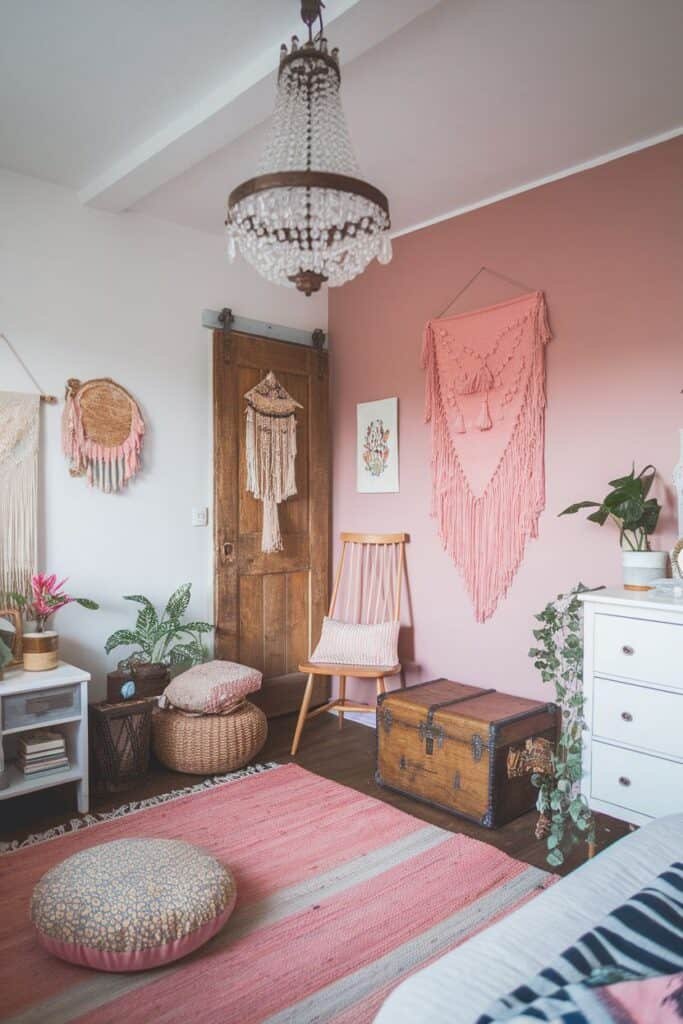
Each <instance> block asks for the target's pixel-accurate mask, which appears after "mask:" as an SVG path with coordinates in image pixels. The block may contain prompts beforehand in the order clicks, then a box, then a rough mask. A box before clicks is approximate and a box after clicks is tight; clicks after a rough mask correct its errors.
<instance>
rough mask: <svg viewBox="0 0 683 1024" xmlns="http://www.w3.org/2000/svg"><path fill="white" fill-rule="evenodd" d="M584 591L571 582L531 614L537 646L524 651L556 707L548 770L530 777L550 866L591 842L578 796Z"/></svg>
mask: <svg viewBox="0 0 683 1024" xmlns="http://www.w3.org/2000/svg"><path fill="white" fill-rule="evenodd" d="M588 589H589V588H588V587H585V586H584V585H583V583H579V584H577V586H576V587H575V588H574V589H573V590H572V591H570V593H568V594H558V596H557V599H556V600H555V601H551V602H550V603H549V604H547V605H546V606H545V608H544V609H543V611H542V612H540V613H539V614H538V615H536V616H535V618H536V620H537V621H538V622H539V623H540V625H539V626H538V627H537V628H536V629H534V631H533V635H534V639H535V640H536V643H537V644H538V646H537V647H532V648H531V650H530V651H529V657H530V658H533V660H534V666H535V667H536V668H537V669H538V670H539V672H540V673H541V678H542V680H543V682H544V683H551V684H552V685H553V686H554V687H555V698H556V701H557V703H558V705H559V707H560V734H559V737H558V741H557V747H556V750H555V753H554V754H553V756H552V759H551V763H552V768H551V770H549V771H547V772H535V773H534V774H533V775H532V776H531V781H532V783H533V785H534V786H536V787H537V788H538V800H537V803H536V806H537V808H538V810H539V812H540V817H539V819H538V824H537V825H536V836H537V838H539V839H545V840H546V843H547V848H548V853H547V857H546V859H547V861H548V864H550V865H552V866H553V867H559V865H560V864H562V863H563V862H564V859H565V855H566V854H567V853H568V851H569V850H570V849H571V848H572V847H573V846H574V845H576V843H577V842H579V841H580V840H581V839H585V841H586V842H589V843H592V842H594V841H595V821H594V818H593V815H592V813H591V811H590V808H589V807H588V804H587V802H586V799H585V797H584V796H583V795H582V794H581V774H582V769H581V747H582V733H583V730H584V729H585V727H586V724H585V719H584V696H583V639H582V604H581V601H580V600H579V597H578V595H579V594H583V593H585V592H586V591H587V590H588Z"/></svg>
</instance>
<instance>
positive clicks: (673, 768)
mask: <svg viewBox="0 0 683 1024" xmlns="http://www.w3.org/2000/svg"><path fill="white" fill-rule="evenodd" d="M591 797H593V798H594V799H595V800H604V801H605V803H610V804H614V806H615V810H618V808H625V809H626V810H631V811H635V812H636V813H637V814H645V815H648V817H650V818H658V817H660V816H661V815H663V814H675V813H677V812H678V811H681V810H683V764H677V763H676V762H675V761H667V760H664V759H663V758H661V757H654V756H653V755H652V754H640V753H638V752H637V751H635V750H624V749H623V748H621V747H611V746H609V745H608V744H606V743H598V742H597V741H594V742H593V743H592V744H591ZM616 816H617V817H618V816H619V815H618V813H617V814H616Z"/></svg>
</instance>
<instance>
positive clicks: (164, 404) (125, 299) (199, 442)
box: [0, 171, 327, 699]
mask: <svg viewBox="0 0 683 1024" xmlns="http://www.w3.org/2000/svg"><path fill="white" fill-rule="evenodd" d="M216 217H217V218H219V217H221V210H217V211H216ZM225 305H228V306H231V307H232V308H233V309H234V310H235V311H236V312H238V313H239V314H240V315H242V316H248V317H253V318H256V319H264V320H271V321H273V322H275V323H282V324H288V325H290V326H295V327H302V328H306V329H311V330H312V329H313V328H315V327H325V326H326V323H327V300H326V296H324V295H321V296H316V297H315V298H312V299H306V298H305V297H304V296H302V295H299V294H298V293H295V292H292V291H289V290H288V289H283V288H278V287H275V286H271V285H268V284H267V283H266V282H265V281H263V280H262V279H261V278H260V277H259V276H258V275H257V274H256V273H255V272H254V271H252V270H251V269H250V268H248V267H247V266H246V265H245V264H243V263H240V264H235V265H230V264H228V262H227V259H226V258H225V256H224V254H223V243H222V239H221V238H220V237H218V236H210V235H205V234H202V233H199V232H194V231H191V230H188V229H186V228H182V227H179V226H176V225H173V224H170V223H166V222H162V221H156V220H153V219H151V218H148V217H145V216H142V215H140V214H135V213H129V214H122V215H116V214H108V213H104V212H100V211H96V210H91V209H86V208H83V207H81V206H80V204H79V203H78V201H77V199H76V197H75V195H74V194H72V193H71V192H70V191H67V190H64V189H61V188H58V187H56V186H52V185H48V184H46V183H43V182H39V181H36V180H34V179H30V178H26V177H22V176H19V175H15V174H11V173H8V172H5V171H0V331H3V332H4V333H5V334H7V336H8V337H9V338H10V339H11V340H12V341H13V343H14V344H15V346H16V347H17V348H18V349H19V351H20V352H21V354H22V356H23V358H24V359H25V361H26V363H27V364H28V366H29V367H30V368H31V370H32V372H33V374H34V375H35V376H36V377H37V379H38V381H39V382H40V384H41V386H42V387H43V388H44V389H45V390H46V391H48V392H51V393H53V394H56V395H59V397H60V404H59V406H58V407H55V406H43V407H42V410H41V417H42V423H41V489H40V490H41V508H40V567H41V568H43V569H46V570H49V571H51V572H57V573H60V574H62V575H66V576H69V585H68V589H70V590H71V591H72V592H73V593H76V594H82V595H84V596H87V597H92V598H94V599H95V600H97V601H98V602H99V603H100V605H101V610H100V611H99V612H87V611H85V610H83V609H81V608H79V607H77V606H71V607H68V608H65V609H63V610H62V611H60V612H59V613H58V615H57V619H56V624H57V628H58V630H59V633H60V635H61V649H62V656H63V657H64V658H65V659H67V660H70V661H73V662H75V663H76V664H79V665H82V666H83V667H85V668H87V669H89V670H90V671H92V672H93V674H94V683H93V687H92V690H91V699H100V698H101V696H102V695H103V693H104V674H105V672H106V671H107V670H108V669H110V668H113V667H115V662H116V660H117V657H116V652H115V653H114V654H112V655H111V656H110V657H109V658H107V657H106V656H105V654H104V650H103V645H104V641H105V639H106V637H107V636H108V635H109V634H110V633H111V632H112V631H113V630H114V629H116V628H119V627H122V626H128V625H132V621H133V613H134V606H133V605H132V604H129V603H128V602H125V601H122V600H121V596H122V595H123V594H130V593H143V594H147V595H148V596H149V597H150V598H151V599H152V600H153V601H154V602H155V603H156V602H158V603H161V602H163V601H165V599H166V598H167V597H168V595H169V594H170V592H171V590H172V589H173V588H174V587H175V586H177V585H178V584H180V583H183V582H186V581H191V582H192V589H193V601H192V608H191V610H192V612H193V614H194V615H195V616H196V617H202V618H204V617H206V618H208V619H209V620H211V618H212V609H211V600H212V598H211V572H212V527H211V525H209V527H208V529H202V528H196V527H192V526H191V525H190V511H191V508H192V506H194V505H199V506H201V505H206V506H209V508H210V507H211V502H212V482H211V454H210V448H211V429H210V426H211V382H210V360H209V350H210V332H209V331H206V330H204V329H202V328H201V326H200V316H201V310H202V309H203V308H213V309H220V308H221V307H222V306H225ZM68 377H78V378H80V379H82V380H87V379H88V378H91V377H113V378H114V379H115V380H117V381H119V382H120V383H121V384H123V385H124V386H125V387H127V388H128V389H129V390H130V391H131V392H132V393H133V394H134V395H135V397H136V398H137V400H138V401H139V403H140V406H141V408H142V411H143V415H144V417H145V420H146V422H147V435H146V439H145V445H144V450H143V459H144V467H143V470H142V473H141V475H140V476H138V477H137V479H136V480H134V481H133V482H132V483H131V484H130V485H129V486H128V488H127V489H126V490H125V491H124V492H122V493H121V494H118V495H108V494H102V493H100V492H99V491H97V490H92V489H90V488H89V487H88V486H87V484H86V483H85V480H84V479H82V478H80V479H72V478H71V477H70V476H69V473H68V470H67V465H66V462H65V460H64V458H63V456H62V454H61V451H60V416H61V410H62V401H61V399H62V396H63V394H64V384H65V381H66V380H67V378H68ZM0 388H2V389H6V390H30V389H31V385H30V382H29V381H28V380H26V378H25V377H24V375H23V372H22V371H21V370H20V368H19V367H17V366H16V364H14V362H13V360H12V358H11V356H10V355H9V353H8V352H7V351H6V346H5V345H4V343H0ZM0 426H1V425H0ZM119 656H121V655H119Z"/></svg>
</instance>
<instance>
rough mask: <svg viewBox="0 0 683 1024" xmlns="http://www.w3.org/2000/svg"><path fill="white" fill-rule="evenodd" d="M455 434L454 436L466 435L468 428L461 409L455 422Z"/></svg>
mask: <svg viewBox="0 0 683 1024" xmlns="http://www.w3.org/2000/svg"><path fill="white" fill-rule="evenodd" d="M453 433H454V434H466V433H467V427H466V426H465V417H464V416H463V414H462V412H461V411H460V409H458V411H457V413H456V416H455V420H454V422H453Z"/></svg>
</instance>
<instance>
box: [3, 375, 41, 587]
mask: <svg viewBox="0 0 683 1024" xmlns="http://www.w3.org/2000/svg"><path fill="white" fill-rule="evenodd" d="M39 410H40V395H24V394H20V393H18V392H15V391H0V598H1V597H2V595H3V593H7V592H8V591H13V592H15V593H18V594H28V593H29V592H30V590H31V577H32V576H33V574H34V572H35V571H36V559H37V536H38V530H37V523H38V438H39ZM0 603H2V602H1V601H0Z"/></svg>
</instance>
